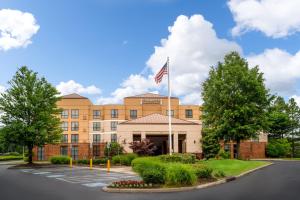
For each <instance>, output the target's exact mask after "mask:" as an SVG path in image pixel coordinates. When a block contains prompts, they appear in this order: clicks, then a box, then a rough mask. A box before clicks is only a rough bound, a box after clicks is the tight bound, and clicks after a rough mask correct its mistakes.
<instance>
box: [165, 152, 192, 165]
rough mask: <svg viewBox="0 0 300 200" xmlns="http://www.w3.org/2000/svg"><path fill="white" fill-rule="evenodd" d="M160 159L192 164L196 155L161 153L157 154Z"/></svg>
mask: <svg viewBox="0 0 300 200" xmlns="http://www.w3.org/2000/svg"><path fill="white" fill-rule="evenodd" d="M159 158H160V160H161V161H164V162H180V163H186V164H187V163H188V164H193V163H195V162H196V155H194V154H190V153H186V154H179V153H176V154H172V155H161V156H159Z"/></svg>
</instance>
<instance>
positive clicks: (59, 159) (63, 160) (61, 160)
mask: <svg viewBox="0 0 300 200" xmlns="http://www.w3.org/2000/svg"><path fill="white" fill-rule="evenodd" d="M50 162H51V163H52V164H69V163H70V157H68V156H53V157H51V158H50Z"/></svg>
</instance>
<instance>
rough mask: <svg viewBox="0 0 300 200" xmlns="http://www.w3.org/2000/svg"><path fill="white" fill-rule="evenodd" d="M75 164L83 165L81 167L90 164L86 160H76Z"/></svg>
mask: <svg viewBox="0 0 300 200" xmlns="http://www.w3.org/2000/svg"><path fill="white" fill-rule="evenodd" d="M77 163H78V164H83V165H88V164H90V160H88V159H82V160H77ZM93 163H94V162H93Z"/></svg>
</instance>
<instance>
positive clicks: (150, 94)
mask: <svg viewBox="0 0 300 200" xmlns="http://www.w3.org/2000/svg"><path fill="white" fill-rule="evenodd" d="M125 98H168V96H162V95H160V94H154V93H150V92H148V93H145V94H139V95H135V96H129V97H125ZM171 98H173V99H174V98H176V99H178V98H177V97H171Z"/></svg>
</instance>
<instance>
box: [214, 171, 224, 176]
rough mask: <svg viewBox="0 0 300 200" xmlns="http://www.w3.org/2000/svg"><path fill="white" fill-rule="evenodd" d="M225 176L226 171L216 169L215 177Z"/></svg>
mask: <svg viewBox="0 0 300 200" xmlns="http://www.w3.org/2000/svg"><path fill="white" fill-rule="evenodd" d="M225 176H226V174H225V172H224V171H222V170H218V171H216V172H215V173H214V177H216V178H223V177H225Z"/></svg>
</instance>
